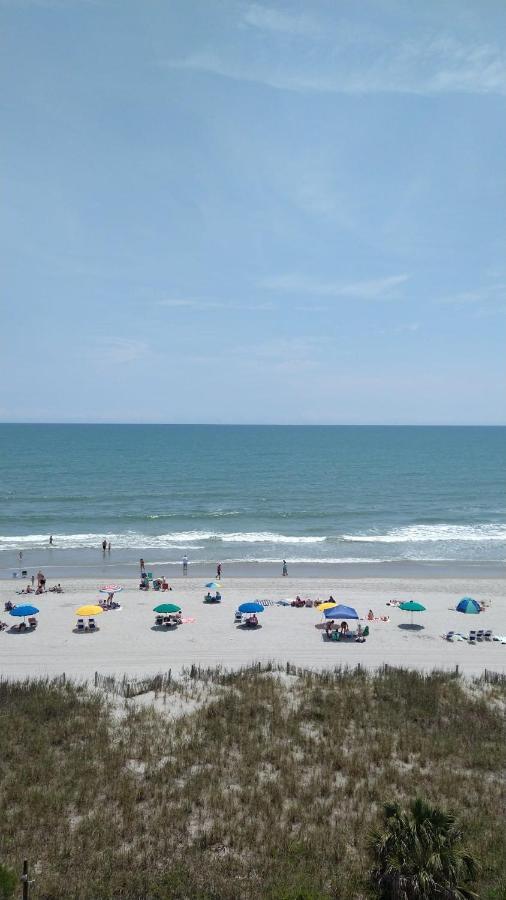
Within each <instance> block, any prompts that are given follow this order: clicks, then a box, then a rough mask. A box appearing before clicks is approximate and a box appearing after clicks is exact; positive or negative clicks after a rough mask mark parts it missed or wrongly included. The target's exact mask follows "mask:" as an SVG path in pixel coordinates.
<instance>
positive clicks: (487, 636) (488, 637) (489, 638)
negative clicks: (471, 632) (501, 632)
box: [483, 628, 492, 641]
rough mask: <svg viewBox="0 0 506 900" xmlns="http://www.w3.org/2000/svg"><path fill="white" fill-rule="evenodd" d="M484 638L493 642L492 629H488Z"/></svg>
mask: <svg viewBox="0 0 506 900" xmlns="http://www.w3.org/2000/svg"><path fill="white" fill-rule="evenodd" d="M483 637H484V638H485V640H486V641H491V640H492V629H491V628H488V629H487V631H486V632H485V633H484V635H483Z"/></svg>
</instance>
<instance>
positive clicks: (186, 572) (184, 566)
mask: <svg viewBox="0 0 506 900" xmlns="http://www.w3.org/2000/svg"><path fill="white" fill-rule="evenodd" d="M183 575H188V557H187V555H186V553H185V555H184V556H183Z"/></svg>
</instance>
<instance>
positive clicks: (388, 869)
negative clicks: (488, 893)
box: [371, 799, 478, 900]
mask: <svg viewBox="0 0 506 900" xmlns="http://www.w3.org/2000/svg"><path fill="white" fill-rule="evenodd" d="M410 813H411V814H410V815H409V814H406V813H405V812H402V810H401V808H400V806H399V804H398V803H387V804H385V810H384V815H385V828H384V830H383V831H377V832H376V833H375V834H374V835H373V838H372V842H371V849H372V851H373V854H374V857H375V861H376V864H375V866H374V868H373V870H372V872H371V884H372V886H373V888H375V889H376V891H377V893H378V894H379V896H380V897H381V898H382V900H389V898H390V897H398V898H399V900H411V898H413V900H416V898H419V900H433V898H434V897H445V898H446V900H472V898H473V897H476V894H475V893H474V892H473V891H471V890H470V888H469V885H470V884H471V883H472V882H473V881H475V880H476V875H477V870H478V867H477V864H476V860H475V859H474V857H473V855H472V854H471V853H469V851H468V850H466V849H465V848H464V847H463V846H462V838H463V835H462V832H461V831H460V829H459V828H458V826H457V823H456V820H455V817H454V816H451V815H448V813H445V812H443V811H442V810H440V809H439V808H438V807H437V806H429V805H428V804H427V803H424V801H423V800H420V799H417V800H414V801H413V803H412V804H411V809H410Z"/></svg>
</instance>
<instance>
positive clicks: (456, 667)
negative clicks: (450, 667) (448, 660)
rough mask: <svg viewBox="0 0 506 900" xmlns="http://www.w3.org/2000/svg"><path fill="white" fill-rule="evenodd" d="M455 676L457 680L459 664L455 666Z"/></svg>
mask: <svg viewBox="0 0 506 900" xmlns="http://www.w3.org/2000/svg"><path fill="white" fill-rule="evenodd" d="M455 675H456V676H457V678H458V677H459V664H458V663H457V664H456V666H455Z"/></svg>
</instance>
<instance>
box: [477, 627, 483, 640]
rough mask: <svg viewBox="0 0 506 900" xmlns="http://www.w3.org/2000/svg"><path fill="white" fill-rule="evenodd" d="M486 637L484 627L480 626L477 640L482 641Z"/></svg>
mask: <svg viewBox="0 0 506 900" xmlns="http://www.w3.org/2000/svg"><path fill="white" fill-rule="evenodd" d="M484 637H485V632H484V631H483V628H480V630H479V631H477V632H476V640H477V641H482V640H483V639H484Z"/></svg>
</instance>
